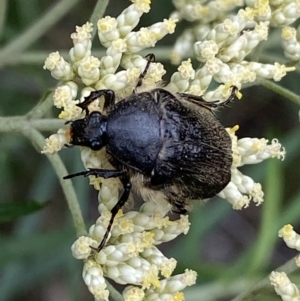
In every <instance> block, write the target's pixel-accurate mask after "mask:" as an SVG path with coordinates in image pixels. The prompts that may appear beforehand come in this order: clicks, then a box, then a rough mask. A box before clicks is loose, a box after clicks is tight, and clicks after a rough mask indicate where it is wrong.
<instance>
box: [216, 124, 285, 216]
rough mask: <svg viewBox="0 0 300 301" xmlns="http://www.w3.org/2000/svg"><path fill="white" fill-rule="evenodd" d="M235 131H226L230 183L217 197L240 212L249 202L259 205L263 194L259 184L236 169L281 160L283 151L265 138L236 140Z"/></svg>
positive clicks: (277, 143) (277, 144)
mask: <svg viewBox="0 0 300 301" xmlns="http://www.w3.org/2000/svg"><path fill="white" fill-rule="evenodd" d="M237 130H238V126H235V127H233V128H228V129H227V131H228V133H229V135H230V137H231V141H232V155H233V164H232V167H231V181H230V182H229V184H228V185H227V186H226V187H225V188H224V189H223V190H222V191H221V192H220V193H219V194H218V195H219V196H220V197H221V198H224V199H226V200H227V201H228V202H229V203H230V204H232V208H233V209H237V210H240V209H242V208H246V207H248V206H249V203H250V201H251V200H253V202H254V203H256V204H257V205H260V204H261V203H262V202H263V196H264V193H263V191H262V187H261V184H260V183H255V182H254V181H253V180H252V179H251V178H250V177H248V176H246V175H244V174H242V173H241V172H240V171H239V170H238V168H239V167H241V166H243V165H247V164H257V163H260V162H262V161H263V160H266V159H268V158H277V159H282V160H283V159H284V157H285V149H284V148H283V147H282V146H281V144H280V143H279V142H278V140H277V139H273V140H272V141H271V143H270V144H268V142H269V141H268V140H267V139H265V138H261V139H258V138H242V139H238V138H237V136H236V135H235V133H236V131H237Z"/></svg>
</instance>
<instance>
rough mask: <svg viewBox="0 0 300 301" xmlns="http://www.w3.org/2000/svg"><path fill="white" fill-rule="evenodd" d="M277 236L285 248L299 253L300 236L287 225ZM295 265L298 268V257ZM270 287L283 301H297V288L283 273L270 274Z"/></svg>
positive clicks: (299, 296)
mask: <svg viewBox="0 0 300 301" xmlns="http://www.w3.org/2000/svg"><path fill="white" fill-rule="evenodd" d="M278 236H279V237H282V238H283V240H284V242H285V243H286V244H287V246H288V247H289V248H291V249H296V250H298V251H300V235H299V234H298V233H297V232H295V231H294V230H293V226H292V225H290V224H288V225H285V226H284V227H283V228H281V229H280V230H279V232H278ZM295 263H296V265H297V266H298V267H300V256H299V255H298V256H297V257H295ZM270 282H271V285H273V286H274V289H275V292H276V293H277V295H279V296H280V297H281V299H282V300H283V301H299V300H300V291H299V289H298V286H297V285H296V284H294V283H292V282H291V281H290V279H289V278H288V276H287V274H286V273H285V272H272V273H271V275H270Z"/></svg>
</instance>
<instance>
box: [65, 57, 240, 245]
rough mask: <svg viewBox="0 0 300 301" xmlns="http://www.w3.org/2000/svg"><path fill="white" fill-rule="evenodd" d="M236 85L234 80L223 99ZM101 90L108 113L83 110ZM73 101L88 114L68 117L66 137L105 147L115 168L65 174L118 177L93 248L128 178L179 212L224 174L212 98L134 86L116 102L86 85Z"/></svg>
mask: <svg viewBox="0 0 300 301" xmlns="http://www.w3.org/2000/svg"><path fill="white" fill-rule="evenodd" d="M149 64H150V61H149V62H148V64H147V66H146V69H145V71H144V72H143V73H142V75H141V78H142V77H143V76H145V74H146V70H147V68H148V67H149ZM141 78H140V80H139V84H138V86H139V85H141V82H142V81H141ZM235 91H236V88H235V87H233V89H232V94H231V96H230V98H229V99H228V101H230V100H231V99H233V97H234V94H235ZM100 96H104V99H105V107H106V109H108V113H107V116H105V115H103V114H101V113H99V112H92V113H89V112H88V110H87V107H88V105H89V104H90V103H91V102H92V101H94V100H95V99H96V98H98V97H100ZM79 106H80V107H81V108H82V109H83V110H86V113H87V114H86V117H85V118H83V119H79V120H75V121H73V122H72V123H71V129H70V133H71V140H70V144H73V145H82V146H86V147H90V148H91V149H93V150H100V149H101V148H103V147H104V146H105V147H106V151H107V153H108V154H109V159H110V162H111V164H112V165H113V166H114V167H115V170H106V169H90V170H88V171H84V172H80V173H76V174H72V175H69V176H66V177H65V178H66V179H67V178H72V177H74V176H78V175H85V176H87V175H95V176H99V177H104V178H110V177H119V178H120V180H121V182H122V184H123V187H124V190H123V193H122V195H121V197H120V199H119V201H118V203H117V204H116V205H115V207H114V208H113V209H112V217H111V220H110V223H109V226H108V228H107V231H106V233H105V235H104V238H103V241H102V242H101V244H100V245H99V247H98V248H97V249H96V250H97V251H99V250H101V248H102V247H103V246H104V244H105V241H106V239H107V237H108V233H109V231H110V229H111V226H112V223H113V219H114V217H115V215H116V214H117V212H118V210H119V209H120V208H121V207H122V206H123V205H124V204H125V202H126V201H127V199H128V197H129V193H130V190H131V183H133V184H136V185H137V184H138V185H139V187H134V188H135V190H136V191H138V190H140V195H141V196H142V197H144V198H146V199H147V198H153V195H155V192H156V193H159V194H160V195H163V197H164V198H165V199H166V200H167V201H168V202H169V203H170V204H172V206H173V211H176V212H179V213H185V212H186V210H187V207H188V206H189V204H190V203H191V201H193V200H197V199H205V198H210V197H213V196H214V195H216V194H217V193H219V192H220V191H221V190H222V189H223V188H224V187H225V186H226V185H227V184H228V182H229V181H230V177H231V174H230V170H231V164H232V153H231V139H230V137H229V135H228V133H227V132H226V130H225V128H224V127H223V126H222V125H221V124H220V123H219V121H218V120H217V119H216V117H215V116H214V114H213V108H216V107H217V106H218V104H216V103H210V104H209V103H207V102H205V101H204V100H203V99H202V98H201V97H199V96H194V95H189V94H184V93H177V94H172V93H171V92H169V91H168V90H166V89H164V88H155V89H151V90H149V91H146V92H140V93H139V92H137V89H136V90H135V91H134V92H133V93H132V95H130V96H129V97H127V98H125V99H123V100H121V101H119V102H118V103H116V104H115V95H114V91H112V90H99V91H93V92H91V95H90V96H89V97H86V98H85V101H84V102H83V103H81V104H79ZM152 192H153V193H152Z"/></svg>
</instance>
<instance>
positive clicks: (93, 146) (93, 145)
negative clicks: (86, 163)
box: [90, 140, 102, 151]
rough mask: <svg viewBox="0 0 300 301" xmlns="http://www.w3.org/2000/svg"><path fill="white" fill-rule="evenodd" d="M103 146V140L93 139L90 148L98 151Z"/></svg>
mask: <svg viewBox="0 0 300 301" xmlns="http://www.w3.org/2000/svg"><path fill="white" fill-rule="evenodd" d="M101 147H102V145H101V142H100V141H97V140H96V141H92V142H91V145H90V148H91V149H92V150H93V151H98V150H100V149H101Z"/></svg>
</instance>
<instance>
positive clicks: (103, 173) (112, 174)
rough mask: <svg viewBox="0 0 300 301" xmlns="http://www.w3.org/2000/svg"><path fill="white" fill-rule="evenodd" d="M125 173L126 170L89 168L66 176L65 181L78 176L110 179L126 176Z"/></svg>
mask: <svg viewBox="0 0 300 301" xmlns="http://www.w3.org/2000/svg"><path fill="white" fill-rule="evenodd" d="M124 173H126V171H125V170H111V169H98V168H89V169H88V170H84V171H80V172H77V173H73V174H70V175H67V176H64V177H63V179H64V180H67V179H71V178H74V177H78V176H84V177H88V176H96V177H101V178H104V179H108V178H117V177H120V176H121V175H124Z"/></svg>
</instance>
